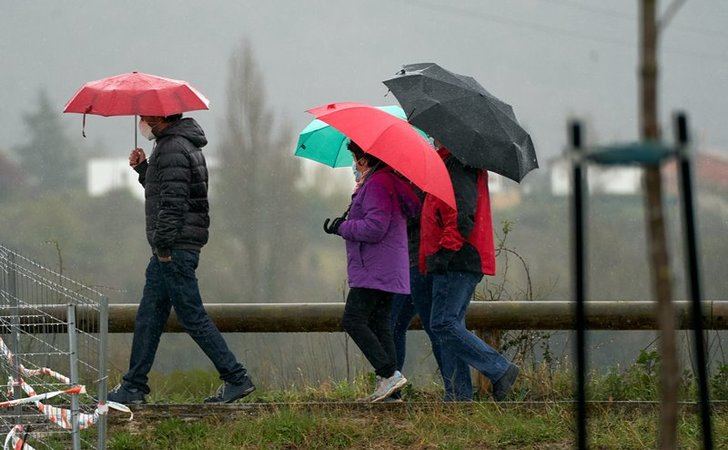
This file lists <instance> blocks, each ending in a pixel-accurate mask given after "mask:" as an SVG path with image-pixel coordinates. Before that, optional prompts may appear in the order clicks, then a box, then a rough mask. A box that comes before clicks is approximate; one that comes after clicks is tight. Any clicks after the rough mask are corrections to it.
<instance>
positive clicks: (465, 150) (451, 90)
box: [384, 63, 538, 182]
mask: <svg viewBox="0 0 728 450" xmlns="http://www.w3.org/2000/svg"><path fill="white" fill-rule="evenodd" d="M384 84H385V85H386V86H387V87H388V88H389V90H390V91H392V93H393V94H394V96H395V97H397V100H399V103H400V104H401V105H402V108H404V110H405V112H406V113H407V120H409V122H410V123H411V124H412V125H414V126H416V127H418V128H420V129H422V130H423V131H425V132H426V133H427V134H429V135H430V136H432V137H434V138H436V139H438V140H439V141H440V142H442V143H443V145H444V146H445V147H447V148H448V149H449V150H450V152H451V153H452V154H453V155H455V157H457V158H458V159H459V160H460V161H462V163H463V164H465V165H468V166H472V167H478V168H481V169H487V170H490V171H492V172H495V173H498V174H500V175H503V176H504V177H508V178H510V179H512V180H515V181H517V182H520V181H521V180H522V179H523V177H524V176H526V174H527V173H528V172H530V171H531V170H533V169H535V168H537V167H538V161H537V160H536V150H535V149H534V147H533V142H532V141H531V136H529V135H528V133H526V131H525V130H524V129H523V128H522V127H521V126H520V125H519V124H518V120H516V115H515V114H514V113H513V108H511V106H510V105H508V104H507V103H504V102H502V101H501V100H499V99H497V98H496V97H494V96H493V95H492V94H491V93H490V92H488V91H486V90H485V88H483V86H481V85H480V83H478V82H477V81H475V79H473V78H472V77H468V76H464V75H458V74H456V73H453V72H450V71H448V70H445V69H443V68H442V67H440V66H438V65H437V64H434V63H420V64H408V65H406V66H404V68H403V69H402V70H401V71H400V72H399V73H398V74H397V76H395V77H394V78H392V79H389V80H386V81H384Z"/></svg>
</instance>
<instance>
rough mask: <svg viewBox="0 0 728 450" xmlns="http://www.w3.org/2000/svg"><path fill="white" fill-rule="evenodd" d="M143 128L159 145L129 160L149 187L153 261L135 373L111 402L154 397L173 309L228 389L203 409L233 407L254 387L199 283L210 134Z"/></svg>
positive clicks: (160, 124)
mask: <svg viewBox="0 0 728 450" xmlns="http://www.w3.org/2000/svg"><path fill="white" fill-rule="evenodd" d="M139 129H140V132H141V133H142V135H143V136H145V137H146V138H147V139H149V140H154V141H155V145H154V151H153V152H152V155H151V156H150V157H149V160H147V159H146V156H145V155H144V151H143V150H142V149H140V148H137V149H134V150H133V151H132V153H131V155H130V157H129V164H130V165H131V166H132V167H133V168H134V170H135V171H136V172H137V173H138V174H139V182H140V183H141V184H142V186H144V196H145V199H146V200H145V211H146V235H147V240H148V241H149V245H150V246H151V249H152V257H151V259H150V260H149V265H148V266H147V270H146V284H145V286H144V293H143V295H142V300H141V303H140V304H139V309H138V310H137V315H136V323H135V326H134V340H133V343H132V349H131V357H130V361H129V371H128V372H127V373H126V374H125V375H124V377H123V381H122V383H121V384H120V385H118V386H117V387H116V388H115V389H114V390H112V391H111V392H110V393H109V396H108V398H109V400H110V401H115V402H118V403H125V404H128V403H144V402H145V396H146V395H147V394H149V386H148V384H147V381H148V379H147V374H148V373H149V370H150V369H151V367H152V363H153V362H154V356H155V354H156V352H157V347H158V346H159V339H160V337H161V335H162V331H163V330H164V326H165V324H166V323H167V319H168V317H169V314H170V312H171V309H172V308H173V307H174V310H175V312H176V314H177V319H178V320H179V322H180V323H181V325H182V326H183V327H184V329H185V330H186V331H187V333H189V335H190V336H191V337H192V339H194V341H195V342H196V343H197V345H199V346H200V348H201V349H202V350H203V351H204V352H205V354H206V355H207V357H208V358H210V360H211V361H212V362H213V364H214V365H215V368H216V369H217V371H218V372H219V374H220V378H221V379H222V380H223V382H224V383H223V385H222V386H221V387H220V389H218V391H217V394H216V395H215V396H212V397H209V398H207V399H206V400H205V402H207V403H230V402H233V401H235V400H238V399H241V398H243V397H245V396H246V395H248V394H250V393H251V392H253V390H255V386H254V385H253V383H252V381H251V380H250V378H249V377H248V375H247V372H246V370H245V368H244V367H243V366H242V364H240V363H239V362H238V361H237V360H236V358H235V355H233V354H232V352H231V351H230V350H229V349H228V346H227V344H226V342H225V340H224V339H223V337H222V335H221V334H220V331H219V330H218V329H217V327H216V326H215V324H214V323H213V322H212V320H210V317H209V316H208V315H207V312H206V311H205V308H204V306H203V305H202V298H201V297H200V291H199V288H198V285H197V278H196V276H195V271H196V269H197V265H198V263H199V259H200V249H201V248H202V247H203V246H204V245H205V244H206V243H207V239H208V227H209V226H210V217H209V215H208V210H209V205H208V202H207V183H208V174H207V166H206V164H205V157H204V156H203V154H202V150H201V148H202V147H204V146H205V145H206V144H207V139H206V138H205V133H204V132H203V131H202V128H200V126H199V125H198V124H197V122H196V121H195V120H194V119H191V118H184V119H183V118H182V117H181V114H179V115H174V116H168V117H148V116H142V117H141V120H140V122H139Z"/></svg>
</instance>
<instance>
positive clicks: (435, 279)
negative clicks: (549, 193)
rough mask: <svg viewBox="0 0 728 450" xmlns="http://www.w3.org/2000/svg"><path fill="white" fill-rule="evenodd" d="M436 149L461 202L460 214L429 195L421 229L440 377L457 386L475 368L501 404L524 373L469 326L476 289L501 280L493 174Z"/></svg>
mask: <svg viewBox="0 0 728 450" xmlns="http://www.w3.org/2000/svg"><path fill="white" fill-rule="evenodd" d="M436 144H437V146H438V148H439V150H438V152H439V153H440V156H441V157H442V158H443V160H444V161H445V166H446V167H447V170H448V173H449V174H450V179H451V180H452V184H453V190H454V191H455V201H456V202H457V211H455V210H453V209H452V208H451V207H450V206H448V205H446V204H445V203H444V202H443V201H442V200H439V199H437V198H436V197H434V196H432V195H427V196H426V198H425V202H424V205H423V206H422V222H421V225H420V230H421V235H420V254H419V266H420V270H421V271H422V272H423V273H427V274H428V275H429V276H430V277H431V283H432V289H431V296H430V300H431V317H430V328H431V330H432V333H433V334H434V336H435V339H436V340H437V341H438V344H439V345H440V350H441V361H440V362H441V366H440V371H441V373H442V376H443V378H444V379H445V380H447V379H448V378H449V379H450V380H453V381H454V380H456V379H458V377H459V375H462V373H464V372H466V371H467V372H469V366H472V367H474V368H475V369H476V370H478V371H480V372H481V373H482V374H483V375H485V376H486V377H488V378H489V379H490V381H491V384H492V385H493V396H494V397H495V399H496V400H499V401H500V400H503V399H504V398H505V397H506V395H507V394H508V393H509V392H510V390H511V389H512V386H513V383H514V382H515V379H516V377H517V376H518V372H519V369H518V367H517V366H516V365H514V364H512V363H510V362H509V361H508V360H506V359H505V358H504V357H503V356H502V355H501V354H499V353H498V352H497V351H496V350H495V349H493V348H492V347H490V346H489V345H488V344H486V343H485V342H483V341H482V340H481V339H479V338H478V337H477V336H475V335H474V334H473V333H471V332H469V331H468V329H467V328H466V326H465V313H466V312H467V308H468V305H469V304H470V301H471V299H472V297H473V293H474V292H475V287H476V286H477V285H478V283H479V282H480V280H481V279H482V278H483V275H484V274H485V275H495V249H494V245H493V225H492V219H491V214H490V196H489V192H488V172H487V171H485V170H480V169H475V168H473V167H469V166H465V165H463V164H462V163H461V162H460V161H459V160H458V159H457V158H455V157H454V156H452V155H451V154H450V152H449V151H448V150H447V149H446V148H444V147H442V145H441V144H440V143H439V142H436ZM446 386H447V383H446ZM451 386H453V387H457V384H456V383H452V384H451ZM448 396H453V397H456V398H457V397H460V398H458V399H463V398H462V397H463V396H472V392H467V391H464V390H461V391H460V392H453V393H447V392H446V395H445V398H446V399H447V398H448Z"/></svg>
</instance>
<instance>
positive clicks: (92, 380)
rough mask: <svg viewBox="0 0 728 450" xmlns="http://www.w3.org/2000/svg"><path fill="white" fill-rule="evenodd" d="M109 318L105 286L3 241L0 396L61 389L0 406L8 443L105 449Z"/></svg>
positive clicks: (7, 399)
mask: <svg viewBox="0 0 728 450" xmlns="http://www.w3.org/2000/svg"><path fill="white" fill-rule="evenodd" d="M107 318H108V301H107V299H106V298H105V297H104V295H102V294H101V293H100V292H98V291H96V290H94V289H92V288H90V287H88V286H85V285H83V284H81V283H79V282H77V281H74V280H72V279H70V278H68V277H66V276H64V275H62V274H60V273H57V272H55V271H53V270H51V269H49V268H47V267H45V266H43V265H41V264H39V263H38V262H36V261H33V260H31V259H29V258H26V257H24V256H23V255H21V254H19V253H17V252H15V251H13V250H11V249H9V248H7V247H6V246H4V245H2V244H0V332H1V333H2V337H1V339H2V342H0V353H1V354H0V376H1V377H2V379H0V386H7V387H6V388H0V401H2V402H10V401H13V400H17V399H22V398H27V397H29V396H32V395H35V394H38V395H42V394H47V393H58V392H60V393H59V394H57V395H55V396H53V397H52V398H49V399H45V398H44V399H42V400H40V402H32V403H26V404H22V405H12V404H11V405H10V406H9V407H8V406H6V407H2V408H0V433H2V436H6V437H7V438H3V441H4V442H5V443H6V445H7V444H8V443H9V444H13V443H16V442H17V441H18V440H19V439H20V440H23V441H24V442H25V448H26V449H28V448H30V447H32V448H36V449H43V448H52V449H56V448H63V449H67V448H74V449H80V448H94V449H96V448H105V438H106V411H105V404H106V389H107V371H106V342H107V332H106V325H105V324H106V320H107ZM81 325H83V327H82V326H81ZM82 328H83V329H82ZM83 330H93V331H94V332H93V333H92V332H87V331H83ZM80 386H83V387H84V390H81V392H79V393H77V392H78V391H79V390H80V389H79V388H78V387H80ZM74 388H75V389H74ZM69 391H70V392H69Z"/></svg>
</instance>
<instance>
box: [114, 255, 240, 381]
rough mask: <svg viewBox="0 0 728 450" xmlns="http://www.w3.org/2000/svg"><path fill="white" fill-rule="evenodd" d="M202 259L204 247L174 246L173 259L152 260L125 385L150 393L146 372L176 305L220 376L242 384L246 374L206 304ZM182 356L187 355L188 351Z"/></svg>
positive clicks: (181, 321) (182, 320) (138, 312)
mask: <svg viewBox="0 0 728 450" xmlns="http://www.w3.org/2000/svg"><path fill="white" fill-rule="evenodd" d="M199 260H200V252H199V251H194V250H172V261H170V262H159V260H158V259H157V257H156V256H152V258H151V259H150V260H149V265H148V266H147V272H146V284H145V285H144V294H143V295H142V300H141V303H140V304H139V309H138V310H137V315H136V323H135V325H134V340H133V342H132V346H131V358H130V360H129V371H128V372H127V373H126V374H125V375H124V378H123V380H124V384H125V385H127V386H130V387H134V388H137V389H140V390H141V391H142V392H144V393H147V394H148V393H149V386H148V385H147V382H148V378H147V374H148V373H149V370H150V369H151V368H152V364H153V363H154V356H155V355H156V353H157V347H159V339H160V337H161V336H162V332H163V331H164V326H165V325H166V323H167V319H168V318H169V313H170V312H171V310H172V307H174V311H175V313H176V315H177V320H178V321H179V322H180V324H181V325H182V327H183V328H184V329H185V331H187V333H188V334H189V335H190V336H191V337H192V339H194V341H195V342H196V343H197V345H199V346H200V348H201V349H202V351H204V352H205V354H206V355H207V357H208V358H210V360H211V361H212V363H213V364H214V365H215V368H216V369H217V371H218V372H219V373H220V378H221V379H222V380H224V381H228V382H231V383H240V382H242V381H243V380H244V379H245V377H246V376H247V374H246V370H245V368H244V367H243V366H242V365H241V364H240V363H239V362H238V361H237V360H236V359H235V355H233V354H232V352H231V351H230V350H229V349H228V346H227V344H226V343H225V340H224V339H223V337H222V335H221V334H220V331H218V329H217V327H216V326H215V324H214V323H213V322H212V320H210V317H209V316H208V315H207V312H206V311H205V308H204V306H202V298H201V297H200V290H199V288H198V286H197V277H196V276H195V270H196V269H197V264H198V263H199ZM179 357H180V358H181V359H184V358H185V355H183V354H180V355H179Z"/></svg>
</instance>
